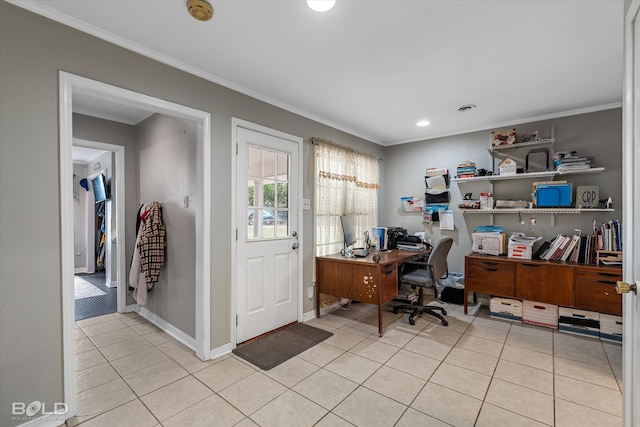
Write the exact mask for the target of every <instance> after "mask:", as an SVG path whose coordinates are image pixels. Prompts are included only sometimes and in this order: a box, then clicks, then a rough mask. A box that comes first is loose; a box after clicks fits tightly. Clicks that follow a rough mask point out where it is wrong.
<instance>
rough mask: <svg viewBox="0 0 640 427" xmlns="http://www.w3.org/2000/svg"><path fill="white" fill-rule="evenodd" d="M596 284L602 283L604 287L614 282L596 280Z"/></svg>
mask: <svg viewBox="0 0 640 427" xmlns="http://www.w3.org/2000/svg"><path fill="white" fill-rule="evenodd" d="M598 283H604V284H605V285H613V284H614V282H610V281H608V280H598Z"/></svg>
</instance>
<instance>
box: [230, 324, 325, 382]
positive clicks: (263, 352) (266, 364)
mask: <svg viewBox="0 0 640 427" xmlns="http://www.w3.org/2000/svg"><path fill="white" fill-rule="evenodd" d="M331 335H333V334H332V333H331V332H328V331H325V330H322V329H318V328H314V327H313V326H309V325H305V324H304V323H296V324H295V325H291V326H287V327H286V328H284V329H280V330H278V331H276V332H273V333H270V334H268V335H265V336H263V337H260V338H258V339H256V340H254V341H250V342H248V343H247V344H242V345H241V346H239V347H236V348H235V349H234V350H233V353H234V354H235V355H236V356H238V357H241V358H243V359H244V360H246V361H248V362H251V363H253V364H254V365H256V366H258V367H259V368H262V369H263V370H265V371H268V370H269V369H272V368H274V367H276V366H278V365H279V364H281V363H282V362H286V361H287V360H289V359H291V358H292V357H294V356H296V355H298V354H300V353H302V352H303V351H305V350H307V349H309V348H311V347H313V346H314V345H316V344H318V343H321V342H322V341H324V340H326V339H327V338H329V337H330V336H331Z"/></svg>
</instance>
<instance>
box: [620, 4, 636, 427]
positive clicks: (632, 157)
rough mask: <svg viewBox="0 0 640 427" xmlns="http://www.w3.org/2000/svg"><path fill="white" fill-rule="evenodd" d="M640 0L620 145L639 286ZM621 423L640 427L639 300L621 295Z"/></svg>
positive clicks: (628, 44)
mask: <svg viewBox="0 0 640 427" xmlns="http://www.w3.org/2000/svg"><path fill="white" fill-rule="evenodd" d="M639 9H640V1H639V0H635V1H634V2H633V3H632V4H631V6H630V8H629V10H628V13H627V17H626V19H625V99H624V143H623V144H624V145H623V156H622V158H623V198H624V202H625V203H624V212H623V216H622V223H623V231H624V240H623V243H624V248H623V249H624V252H623V256H624V261H623V265H624V267H623V268H624V270H623V278H624V281H625V282H627V283H630V284H634V283H635V284H640V238H638V237H637V234H638V233H639V232H640V198H639V197H638V191H640V170H638V168H640V19H638V18H640V15H639V13H638V12H639ZM622 298H623V300H622V303H623V307H622V311H623V320H622V323H623V327H624V332H623V338H624V342H623V368H622V371H623V378H624V379H623V393H622V399H623V423H624V425H625V426H627V427H631V426H640V297H639V296H638V295H636V294H635V293H633V292H630V293H627V294H625V295H623V297H622Z"/></svg>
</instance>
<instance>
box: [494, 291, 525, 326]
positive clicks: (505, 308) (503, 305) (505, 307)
mask: <svg viewBox="0 0 640 427" xmlns="http://www.w3.org/2000/svg"><path fill="white" fill-rule="evenodd" d="M489 315H490V316H491V317H495V318H497V319H507V320H515V321H516V322H522V301H520V300H517V299H511V298H500V297H491V301H490V303H489Z"/></svg>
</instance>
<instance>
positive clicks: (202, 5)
mask: <svg viewBox="0 0 640 427" xmlns="http://www.w3.org/2000/svg"><path fill="white" fill-rule="evenodd" d="M187 10H188V11H189V15H191V16H193V17H194V18H196V19H197V20H198V21H208V20H209V19H211V18H212V17H213V7H211V5H210V4H209V3H208V2H206V1H205V0H189V1H188V2H187Z"/></svg>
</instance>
